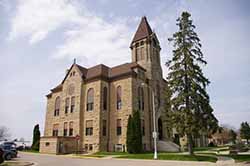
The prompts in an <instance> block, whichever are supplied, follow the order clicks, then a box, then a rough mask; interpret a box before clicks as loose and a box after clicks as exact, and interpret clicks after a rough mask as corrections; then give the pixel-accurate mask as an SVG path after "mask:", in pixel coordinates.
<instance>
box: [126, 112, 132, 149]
mask: <svg viewBox="0 0 250 166" xmlns="http://www.w3.org/2000/svg"><path fill="white" fill-rule="evenodd" d="M126 144H127V151H128V153H132V152H133V145H132V144H133V119H132V116H131V115H129V118H128V127H127V140H126Z"/></svg>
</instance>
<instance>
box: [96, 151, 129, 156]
mask: <svg viewBox="0 0 250 166" xmlns="http://www.w3.org/2000/svg"><path fill="white" fill-rule="evenodd" d="M126 154H128V153H127V152H97V153H94V155H104V156H110V155H112V156H113V155H114V156H115V155H126Z"/></svg>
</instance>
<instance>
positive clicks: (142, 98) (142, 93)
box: [141, 87, 144, 111]
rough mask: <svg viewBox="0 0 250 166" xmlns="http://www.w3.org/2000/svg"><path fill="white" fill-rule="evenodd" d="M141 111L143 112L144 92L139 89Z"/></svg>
mask: <svg viewBox="0 0 250 166" xmlns="http://www.w3.org/2000/svg"><path fill="white" fill-rule="evenodd" d="M141 110H142V111H144V90H143V87H141Z"/></svg>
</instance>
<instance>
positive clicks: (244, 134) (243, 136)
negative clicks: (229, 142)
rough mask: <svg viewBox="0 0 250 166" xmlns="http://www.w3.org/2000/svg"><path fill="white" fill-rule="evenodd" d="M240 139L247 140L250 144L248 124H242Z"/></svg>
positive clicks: (249, 127)
mask: <svg viewBox="0 0 250 166" xmlns="http://www.w3.org/2000/svg"><path fill="white" fill-rule="evenodd" d="M240 137H241V139H246V140H247V144H249V139H250V126H249V124H248V123H247V122H242V123H241V127H240Z"/></svg>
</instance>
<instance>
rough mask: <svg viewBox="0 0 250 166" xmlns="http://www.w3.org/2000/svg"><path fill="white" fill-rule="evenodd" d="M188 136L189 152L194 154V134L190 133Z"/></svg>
mask: <svg viewBox="0 0 250 166" xmlns="http://www.w3.org/2000/svg"><path fill="white" fill-rule="evenodd" d="M187 137H188V153H189V154H190V155H193V154H194V151H193V138H192V135H191V134H188V135H187Z"/></svg>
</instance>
